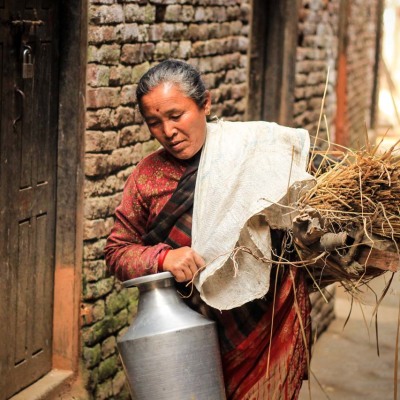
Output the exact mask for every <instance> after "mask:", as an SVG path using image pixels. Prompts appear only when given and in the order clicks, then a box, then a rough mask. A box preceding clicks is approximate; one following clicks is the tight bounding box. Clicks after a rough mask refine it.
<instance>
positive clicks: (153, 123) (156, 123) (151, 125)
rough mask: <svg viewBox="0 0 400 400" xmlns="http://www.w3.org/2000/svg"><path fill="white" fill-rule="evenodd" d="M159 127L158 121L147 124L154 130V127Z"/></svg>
mask: <svg viewBox="0 0 400 400" xmlns="http://www.w3.org/2000/svg"><path fill="white" fill-rule="evenodd" d="M157 125H158V121H154V122H147V126H148V127H149V128H152V127H154V126H157Z"/></svg>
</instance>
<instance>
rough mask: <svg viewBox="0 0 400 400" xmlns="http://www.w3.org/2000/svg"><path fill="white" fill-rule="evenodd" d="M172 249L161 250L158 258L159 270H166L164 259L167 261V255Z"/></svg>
mask: <svg viewBox="0 0 400 400" xmlns="http://www.w3.org/2000/svg"><path fill="white" fill-rule="evenodd" d="M170 250H171V249H165V250H163V251H161V252H160V254H159V255H158V260H157V272H164V261H165V257H166V256H167V254H168V252H169V251H170Z"/></svg>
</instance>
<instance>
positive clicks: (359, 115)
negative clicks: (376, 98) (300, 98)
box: [346, 0, 377, 148]
mask: <svg viewBox="0 0 400 400" xmlns="http://www.w3.org/2000/svg"><path fill="white" fill-rule="evenodd" d="M376 12H377V2H376V1H370V2H365V1H361V0H353V1H352V2H351V7H350V13H349V30H348V37H347V40H348V47H347V51H346V58H347V77H348V78H347V83H348V84H347V102H346V104H347V124H348V125H347V126H348V129H349V132H350V145H351V146H352V147H356V148H359V147H360V146H363V145H364V143H365V137H366V134H367V131H366V130H367V128H369V126H370V120H371V99H372V98H371V94H372V86H373V79H374V71H373V69H374V66H375V41H376V32H377V25H376V23H377V15H376Z"/></svg>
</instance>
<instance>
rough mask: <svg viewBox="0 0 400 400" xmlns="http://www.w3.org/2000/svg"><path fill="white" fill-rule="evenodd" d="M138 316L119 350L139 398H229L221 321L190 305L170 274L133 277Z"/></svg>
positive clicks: (130, 381) (194, 399) (185, 399)
mask: <svg viewBox="0 0 400 400" xmlns="http://www.w3.org/2000/svg"><path fill="white" fill-rule="evenodd" d="M123 285H124V286H125V287H132V286H136V287H137V288H138V289H139V295H140V297H139V306H138V313H137V316H136V318H135V320H134V321H133V323H132V324H131V326H130V327H129V329H128V331H127V332H126V334H125V335H124V336H123V337H122V338H121V339H119V340H118V343H117V346H118V350H119V353H120V356H121V359H122V363H123V366H124V370H125V373H126V376H127V378H128V382H129V386H130V390H131V394H132V398H133V399H135V400H225V399H226V397H225V388H224V380H223V375H222V366H221V357H220V351H219V344H218V337H217V330H216V325H215V322H213V321H210V320H209V319H207V318H205V317H203V316H202V315H201V314H199V313H197V312H195V311H193V310H192V309H191V308H190V307H188V306H187V305H186V304H185V303H184V302H183V300H182V299H181V298H180V296H179V294H178V293H177V291H176V288H175V280H174V278H173V276H172V274H171V273H170V272H162V273H159V274H153V275H148V276H144V277H141V278H136V279H131V280H129V281H126V282H124V283H123Z"/></svg>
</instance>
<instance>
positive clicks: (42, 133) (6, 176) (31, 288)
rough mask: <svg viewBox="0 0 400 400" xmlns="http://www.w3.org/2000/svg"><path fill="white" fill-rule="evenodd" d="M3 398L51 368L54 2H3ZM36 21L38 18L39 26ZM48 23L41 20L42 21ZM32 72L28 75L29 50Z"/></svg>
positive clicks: (55, 76)
mask: <svg viewBox="0 0 400 400" xmlns="http://www.w3.org/2000/svg"><path fill="white" fill-rule="evenodd" d="M0 18H1V25H0V90H1V97H0V112H1V114H0V115H1V117H0V118H1V122H0V123H1V134H0V238H1V240H0V399H1V400H3V399H9V398H10V397H11V396H12V395H14V394H15V393H17V392H19V391H20V390H21V389H23V388H25V387H27V386H29V385H30V384H31V383H33V382H35V381H36V380H38V379H39V378H40V377H42V376H43V375H45V374H46V373H47V372H48V371H49V370H50V369H51V356H52V354H51V348H52V314H53V306H52V303H53V280H54V277H53V275H54V241H55V239H54V238H55V210H56V208H55V202H56V158H57V131H58V129H57V112H58V111H57V110H58V89H57V81H58V67H57V65H58V62H57V60H58V54H57V49H58V40H57V32H58V27H57V23H58V11H57V1H55V0H0ZM29 21H35V22H34V23H33V24H32V23H31V22H29ZM40 21H42V22H40ZM25 50H28V53H26V54H25V55H27V54H28V55H29V52H31V53H32V56H28V57H27V56H26V57H25V59H26V60H27V61H28V62H30V61H31V62H32V63H33V77H32V78H26V79H24V78H23V76H22V62H23V59H22V58H23V57H22V55H23V52H24V51H25Z"/></svg>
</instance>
